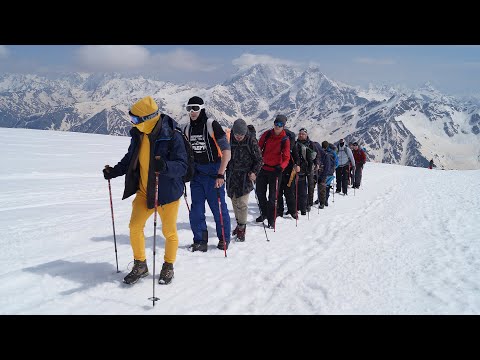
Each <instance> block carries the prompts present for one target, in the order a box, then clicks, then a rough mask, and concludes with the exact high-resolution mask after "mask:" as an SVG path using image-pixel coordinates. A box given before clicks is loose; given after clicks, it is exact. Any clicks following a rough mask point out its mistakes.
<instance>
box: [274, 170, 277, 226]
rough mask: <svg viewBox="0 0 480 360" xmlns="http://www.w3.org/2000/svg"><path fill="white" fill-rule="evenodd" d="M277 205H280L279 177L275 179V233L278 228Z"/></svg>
mask: <svg viewBox="0 0 480 360" xmlns="http://www.w3.org/2000/svg"><path fill="white" fill-rule="evenodd" d="M277 204H278V176H277V177H276V178H275V210H274V211H273V217H274V219H273V232H275V229H276V226H277Z"/></svg>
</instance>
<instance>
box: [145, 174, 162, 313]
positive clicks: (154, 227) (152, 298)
mask: <svg viewBox="0 0 480 360" xmlns="http://www.w3.org/2000/svg"><path fill="white" fill-rule="evenodd" d="M158 174H159V173H158V172H155V213H154V214H153V279H152V280H153V296H152V297H151V298H148V300H152V302H153V306H155V301H158V300H160V299H159V298H157V297H155V248H156V242H157V207H158Z"/></svg>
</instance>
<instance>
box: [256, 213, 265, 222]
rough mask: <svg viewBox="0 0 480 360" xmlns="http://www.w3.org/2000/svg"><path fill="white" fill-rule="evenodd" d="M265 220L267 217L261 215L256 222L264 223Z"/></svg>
mask: <svg viewBox="0 0 480 360" xmlns="http://www.w3.org/2000/svg"><path fill="white" fill-rule="evenodd" d="M264 220H265V217H264V216H263V215H260V216H259V217H257V218H256V219H255V221H256V222H263V221H264Z"/></svg>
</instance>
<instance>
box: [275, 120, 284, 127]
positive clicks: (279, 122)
mask: <svg viewBox="0 0 480 360" xmlns="http://www.w3.org/2000/svg"><path fill="white" fill-rule="evenodd" d="M273 125H275V126H278V127H283V126H284V125H285V123H284V122H283V121H275V122H274V123H273Z"/></svg>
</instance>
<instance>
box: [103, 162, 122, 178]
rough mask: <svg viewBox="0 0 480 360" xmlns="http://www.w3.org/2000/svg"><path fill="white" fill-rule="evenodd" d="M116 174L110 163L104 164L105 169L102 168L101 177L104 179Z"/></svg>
mask: <svg viewBox="0 0 480 360" xmlns="http://www.w3.org/2000/svg"><path fill="white" fill-rule="evenodd" d="M117 176H118V175H117V174H116V172H115V169H114V168H112V167H111V166H110V165H105V169H103V177H104V178H105V180H110V179H113V178H114V177H117Z"/></svg>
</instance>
